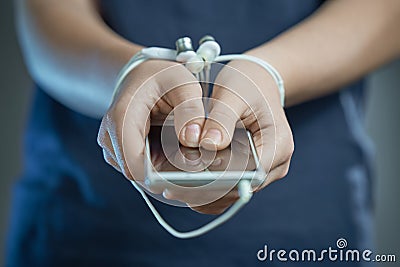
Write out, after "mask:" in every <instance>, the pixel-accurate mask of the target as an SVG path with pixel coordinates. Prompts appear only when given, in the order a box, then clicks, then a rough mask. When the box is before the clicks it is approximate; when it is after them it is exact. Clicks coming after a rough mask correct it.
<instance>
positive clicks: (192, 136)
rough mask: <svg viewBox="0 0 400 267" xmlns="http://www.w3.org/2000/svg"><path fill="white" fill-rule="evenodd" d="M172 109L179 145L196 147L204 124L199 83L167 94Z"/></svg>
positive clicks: (184, 86) (181, 87)
mask: <svg viewBox="0 0 400 267" xmlns="http://www.w3.org/2000/svg"><path fill="white" fill-rule="evenodd" d="M167 98H168V100H169V101H170V103H171V104H172V106H173V107H174V122H175V132H176V134H177V136H178V137H179V141H180V142H181V144H183V145H184V146H187V147H198V146H199V139H200V134H201V129H202V127H203V124H204V106H203V101H202V89H201V87H200V85H199V83H198V82H197V81H196V82H195V83H189V84H185V85H182V86H179V87H177V88H175V89H173V90H172V91H170V92H169V93H168V94H167Z"/></svg>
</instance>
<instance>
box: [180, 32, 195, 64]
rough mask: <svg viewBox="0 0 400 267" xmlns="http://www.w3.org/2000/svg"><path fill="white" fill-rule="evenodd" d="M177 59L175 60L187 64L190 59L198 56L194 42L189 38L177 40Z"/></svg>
mask: <svg viewBox="0 0 400 267" xmlns="http://www.w3.org/2000/svg"><path fill="white" fill-rule="evenodd" d="M175 46H176V58H175V60H176V61H178V62H181V63H186V62H187V61H188V60H189V59H190V58H192V57H195V56H196V52H194V50H193V46H192V40H191V39H190V38H189V37H182V38H179V39H178V40H176V42H175Z"/></svg>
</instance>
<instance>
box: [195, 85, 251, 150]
mask: <svg viewBox="0 0 400 267" xmlns="http://www.w3.org/2000/svg"><path fill="white" fill-rule="evenodd" d="M214 90H215V94H213V99H210V102H211V105H210V112H209V114H208V117H207V120H206V122H205V124H204V127H203V132H202V136H201V141H200V142H201V146H202V147H204V148H205V149H210V150H214V149H217V150H221V149H224V148H226V147H227V146H228V145H229V144H230V142H231V141H232V137H233V133H234V131H235V127H236V124H237V122H238V121H239V120H240V117H241V115H242V114H243V113H244V112H245V110H246V108H247V106H246V104H245V102H244V101H243V100H242V99H241V98H240V97H239V96H238V95H236V94H235V93H233V92H231V91H229V90H228V89H225V88H222V87H220V86H216V87H215V88H214Z"/></svg>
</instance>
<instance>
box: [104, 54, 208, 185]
mask: <svg viewBox="0 0 400 267" xmlns="http://www.w3.org/2000/svg"><path fill="white" fill-rule="evenodd" d="M122 86H123V87H122V90H121V91H120V92H119V94H118V95H117V97H116V99H115V101H114V103H113V104H112V105H111V107H110V108H109V110H108V111H107V113H106V114H105V116H104V117H103V120H102V122H101V125H100V129H99V134H98V143H99V145H100V146H101V147H102V148H103V154H104V159H105V160H106V162H107V163H109V164H110V165H112V166H113V167H114V168H115V169H117V170H118V171H120V172H122V173H123V174H124V175H125V177H127V178H128V179H135V180H136V181H138V182H141V181H143V178H144V171H143V162H144V161H143V159H144V158H143V155H144V140H145V136H146V135H147V134H148V131H149V125H150V119H151V120H152V121H153V120H162V119H165V117H166V116H167V115H168V114H169V113H170V112H171V111H172V110H174V124H175V131H176V134H177V135H178V136H179V140H180V142H181V143H182V144H183V145H185V146H188V147H197V146H198V144H199V138H200V134H201V128H202V127H203V125H204V107H203V102H202V99H201V97H202V89H201V87H200V85H199V83H198V81H197V80H196V79H195V77H194V76H193V75H192V74H191V73H190V72H189V71H188V70H187V69H186V68H185V67H184V66H182V65H180V64H177V63H173V62H168V61H156V60H151V61H147V62H145V63H143V64H141V65H140V66H138V67H137V68H135V69H134V70H133V71H132V72H131V74H130V75H129V76H128V77H127V79H126V80H125V82H124V84H123V85H122ZM154 193H160V192H154Z"/></svg>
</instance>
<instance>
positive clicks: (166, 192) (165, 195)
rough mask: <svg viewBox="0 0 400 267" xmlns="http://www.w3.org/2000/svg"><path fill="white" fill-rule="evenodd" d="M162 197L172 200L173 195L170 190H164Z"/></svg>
mask: <svg viewBox="0 0 400 267" xmlns="http://www.w3.org/2000/svg"><path fill="white" fill-rule="evenodd" d="M162 195H163V197H164V198H166V199H171V198H172V195H171V193H170V192H169V190H168V189H164V191H163V193H162Z"/></svg>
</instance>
